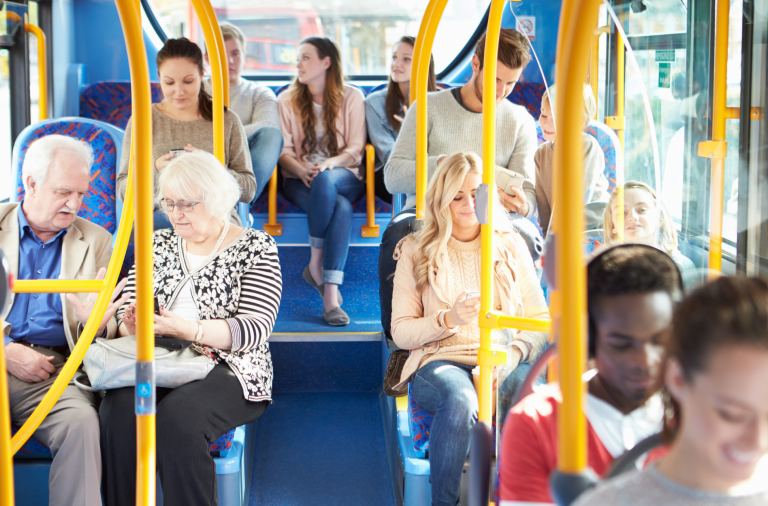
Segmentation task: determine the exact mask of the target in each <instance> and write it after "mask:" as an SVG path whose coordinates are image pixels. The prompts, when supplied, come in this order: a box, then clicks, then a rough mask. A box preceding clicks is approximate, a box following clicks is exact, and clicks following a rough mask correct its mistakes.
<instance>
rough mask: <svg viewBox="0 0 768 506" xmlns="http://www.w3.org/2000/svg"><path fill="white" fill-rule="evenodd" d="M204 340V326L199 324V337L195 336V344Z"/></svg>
mask: <svg viewBox="0 0 768 506" xmlns="http://www.w3.org/2000/svg"><path fill="white" fill-rule="evenodd" d="M202 339H203V324H202V323H200V322H197V335H196V336H195V342H196V343H199V342H200V341H201V340H202Z"/></svg>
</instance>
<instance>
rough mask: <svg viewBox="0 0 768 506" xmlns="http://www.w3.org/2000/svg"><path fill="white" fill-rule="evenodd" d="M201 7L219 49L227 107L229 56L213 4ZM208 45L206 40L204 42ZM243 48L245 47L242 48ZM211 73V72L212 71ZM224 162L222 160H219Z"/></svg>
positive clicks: (209, 3)
mask: <svg viewBox="0 0 768 506" xmlns="http://www.w3.org/2000/svg"><path fill="white" fill-rule="evenodd" d="M203 7H204V8H205V15H206V16H207V17H208V20H209V21H210V22H211V30H212V31H213V38H214V39H215V40H216V48H217V49H218V51H219V66H220V67H221V84H222V91H223V93H224V98H223V102H224V105H225V106H226V107H229V58H228V57H227V49H226V46H225V45H224V36H223V35H222V34H221V27H220V26H219V20H218V18H216V12H215V11H214V10H213V6H212V5H211V2H210V1H209V0H203ZM205 44H206V45H208V41H207V40H206V42H205ZM243 49H245V48H243ZM212 73H213V72H212ZM221 163H224V162H221Z"/></svg>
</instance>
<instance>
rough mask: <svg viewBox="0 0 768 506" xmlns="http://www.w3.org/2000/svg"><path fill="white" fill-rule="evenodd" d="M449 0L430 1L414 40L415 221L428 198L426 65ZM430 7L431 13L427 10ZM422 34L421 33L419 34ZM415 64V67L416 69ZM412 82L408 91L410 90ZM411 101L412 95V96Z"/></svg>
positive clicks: (427, 74)
mask: <svg viewBox="0 0 768 506" xmlns="http://www.w3.org/2000/svg"><path fill="white" fill-rule="evenodd" d="M447 4H448V0H430V2H429V5H427V10H426V12H425V13H424V18H423V19H422V21H421V26H420V27H419V37H418V38H417V39H416V47H414V54H417V48H418V62H412V63H411V78H413V73H414V69H415V72H416V79H417V80H416V219H417V220H423V219H424V197H425V195H426V194H427V181H428V177H429V174H428V170H427V85H428V81H429V61H430V56H431V54H432V44H433V43H434V42H435V33H437V27H438V25H439V24H440V19H441V18H442V17H443V11H444V10H445V6H446V5H447ZM430 7H431V9H430ZM422 30H423V31H422ZM416 63H418V65H416ZM413 82H414V81H413V80H412V81H411V89H413ZM411 98H413V94H411Z"/></svg>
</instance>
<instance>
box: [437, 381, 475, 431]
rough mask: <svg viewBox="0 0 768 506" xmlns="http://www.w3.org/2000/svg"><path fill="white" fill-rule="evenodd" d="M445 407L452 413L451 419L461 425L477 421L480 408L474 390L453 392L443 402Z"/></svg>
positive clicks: (460, 389) (462, 389) (461, 389)
mask: <svg viewBox="0 0 768 506" xmlns="http://www.w3.org/2000/svg"><path fill="white" fill-rule="evenodd" d="M443 406H444V408H445V409H447V410H448V411H449V412H450V413H451V415H450V416H451V418H452V419H454V420H456V423H457V424H459V425H464V424H465V423H474V422H476V421H477V413H478V411H479V406H478V402H477V393H476V392H475V390H474V388H457V389H453V390H451V391H450V392H449V393H448V395H447V396H446V398H445V399H444V401H443Z"/></svg>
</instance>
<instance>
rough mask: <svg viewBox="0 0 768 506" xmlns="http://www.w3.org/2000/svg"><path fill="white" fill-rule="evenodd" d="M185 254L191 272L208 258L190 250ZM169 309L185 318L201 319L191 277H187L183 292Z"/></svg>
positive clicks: (191, 319) (182, 288)
mask: <svg viewBox="0 0 768 506" xmlns="http://www.w3.org/2000/svg"><path fill="white" fill-rule="evenodd" d="M185 256H186V262H187V268H188V270H189V272H195V271H196V270H197V269H199V268H200V267H202V265H203V262H205V259H206V258H207V257H205V256H202V255H193V254H192V253H189V252H187V253H186V254H185ZM168 309H169V311H171V312H172V313H176V314H177V315H178V316H179V317H180V318H184V319H185V320H188V321H193V322H196V321H199V320H200V311H199V310H198V309H197V304H195V299H194V298H192V279H191V278H187V280H186V281H185V282H184V285H183V286H182V287H181V292H179V296H178V297H176V300H175V301H173V305H171V307H170V308H168Z"/></svg>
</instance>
